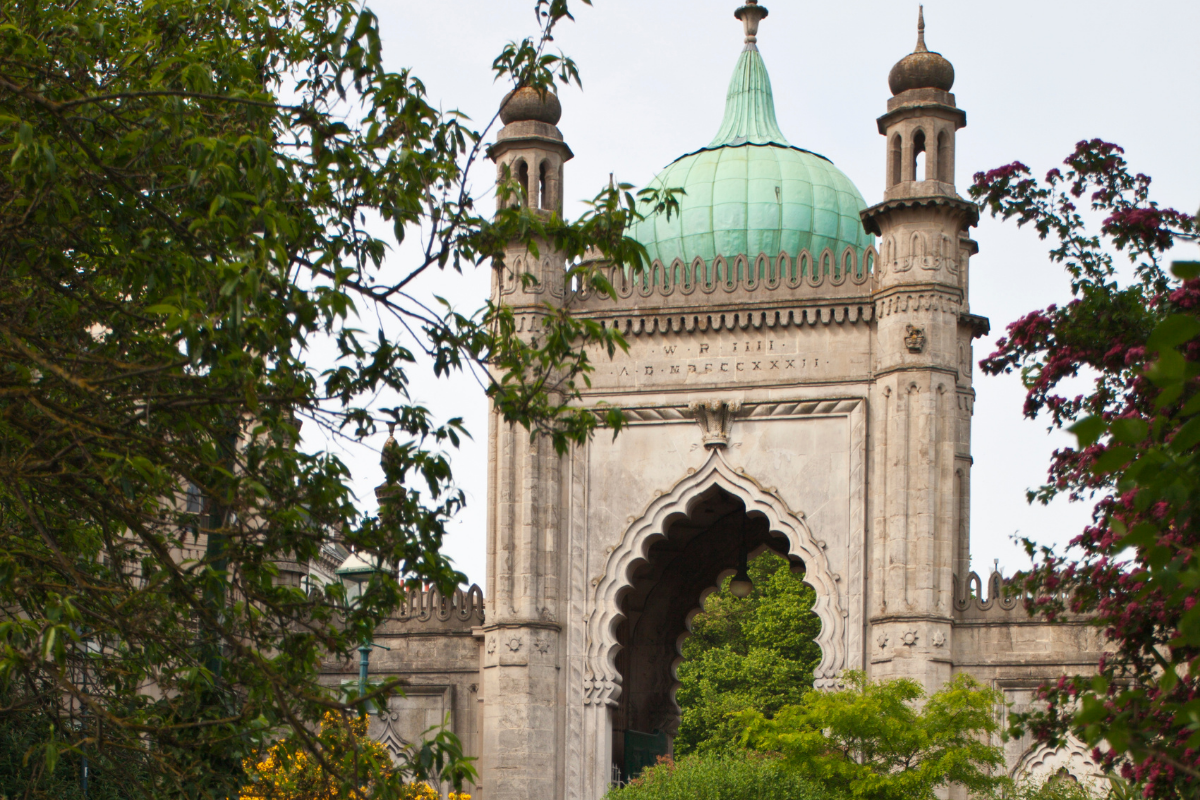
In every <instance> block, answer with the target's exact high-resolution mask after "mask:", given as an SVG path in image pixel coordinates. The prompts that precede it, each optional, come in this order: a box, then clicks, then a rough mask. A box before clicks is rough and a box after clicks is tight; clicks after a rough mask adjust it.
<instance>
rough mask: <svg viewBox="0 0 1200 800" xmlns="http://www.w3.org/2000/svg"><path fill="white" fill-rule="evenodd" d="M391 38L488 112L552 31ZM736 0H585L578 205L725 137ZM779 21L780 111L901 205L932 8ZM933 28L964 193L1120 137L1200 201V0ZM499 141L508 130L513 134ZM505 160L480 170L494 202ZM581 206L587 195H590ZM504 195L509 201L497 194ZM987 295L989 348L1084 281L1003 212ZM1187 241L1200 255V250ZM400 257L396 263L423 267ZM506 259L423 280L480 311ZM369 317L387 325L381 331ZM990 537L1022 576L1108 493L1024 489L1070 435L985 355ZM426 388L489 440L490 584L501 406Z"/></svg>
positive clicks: (400, 29) (479, 561)
mask: <svg viewBox="0 0 1200 800" xmlns="http://www.w3.org/2000/svg"><path fill="white" fill-rule="evenodd" d="M369 5H370V6H371V7H372V8H373V9H374V10H375V11H376V13H377V14H378V15H379V17H380V21H381V28H382V34H383V47H384V53H385V57H386V59H387V61H388V65H389V67H390V68H392V69H397V70H398V69H402V68H412V69H413V71H414V73H415V74H416V75H417V76H419V77H420V78H421V80H422V81H424V83H425V85H426V87H427V89H428V92H429V95H430V98H431V100H432V101H433V102H434V103H435V104H436V105H440V106H441V107H442V108H443V109H452V108H454V109H458V110H461V111H463V112H464V113H466V114H468V115H469V116H471V117H472V118H473V119H474V120H476V121H478V123H479V124H480V125H482V124H485V122H486V121H487V120H489V119H490V118H491V116H492V114H493V113H494V112H495V109H496V107H497V106H498V104H499V101H500V99H501V97H502V96H503V95H504V92H505V91H506V90H505V87H504V86H502V85H499V84H495V83H493V81H492V75H491V63H492V60H493V59H494V58H495V56H496V54H497V53H499V51H500V49H501V48H502V47H503V46H504V44H505V43H506V42H508V41H510V40H514V39H519V38H522V37H524V36H528V35H531V34H532V33H534V32H535V30H536V23H535V20H534V18H533V13H532V8H533V2H532V0H436V1H435V2H429V1H428V0H422V2H411V1H410V0H378V1H377V2H374V3H369ZM737 5H738V3H737V2H732V1H731V0H641V1H640V2H633V0H595V6H594V7H591V8H589V7H587V6H585V5H583V4H582V3H580V2H578V0H574V2H573V3H572V7H573V8H574V9H575V13H576V22H574V23H566V24H564V26H563V27H562V28H561V29H560V32H559V35H558V41H557V45H558V46H559V47H561V48H562V49H563V50H564V51H566V52H567V53H568V54H570V55H571V56H572V57H573V58H574V59H575V60H576V62H577V63H578V65H579V68H580V72H581V75H582V78H583V91H582V92H581V91H579V90H578V89H576V88H574V87H572V88H570V89H564V90H562V91H561V92H560V97H561V100H562V106H563V119H562V122H561V123H560V124H559V128H560V129H561V130H562V132H563V134H564V136H565V138H566V141H567V143H568V144H569V145H570V146H571V148H572V149H573V150H574V152H575V159H574V160H573V161H571V162H569V163H568V164H567V167H566V187H565V197H566V198H567V201H568V202H567V208H566V211H567V213H568V214H569V215H572V216H574V215H578V214H580V213H582V211H583V207H582V205H581V204H580V202H579V201H581V200H582V199H584V198H589V197H592V196H593V195H594V194H595V193H596V191H598V190H599V189H600V188H601V187H602V186H603V185H605V184H606V183H607V181H608V175H609V173H610V172H612V173H615V174H616V177H617V180H619V181H626V182H629V183H633V184H635V185H638V186H642V185H645V184H646V183H648V182H649V181H650V179H651V178H653V177H654V175H655V174H656V173H657V172H658V171H659V170H661V169H662V168H663V167H664V166H665V165H667V164H668V163H669V162H671V161H672V160H674V159H675V158H676V157H678V156H680V155H682V154H684V153H687V152H691V151H693V150H695V149H696V148H697V147H701V146H703V145H705V144H707V143H708V141H709V140H710V139H711V138H712V136H713V134H714V133H715V132H716V130H717V128H718V126H719V123H720V120H721V116H722V112H723V110H724V98H725V90H726V86H727V84H728V81H729V76H730V74H731V72H732V70H733V66H734V63H735V62H736V60H737V57H738V53H739V51H740V50H741V46H742V30H741V24H740V23H739V22H737V21H736V20H735V19H734V18H733V11H734V9H735V8H736V7H737ZM764 5H766V6H767V7H768V9H769V10H770V17H769V18H768V19H766V20H765V21H764V22H763V23H762V28H761V30H760V31H759V49H760V50H761V52H762V55H763V58H764V59H765V61H766V64H767V67H768V69H769V71H770V74H771V81H772V85H773V88H774V94H775V104H776V113H777V116H778V119H779V124H780V127H781V128H782V130H783V132H784V134H785V135H786V136H787V137H788V139H789V140H790V141H791V142H792V144H794V145H797V146H799V147H803V148H805V149H808V150H813V151H815V152H818V153H821V154H823V155H825V156H826V157H828V158H830V159H831V160H832V161H833V162H834V163H835V164H836V165H837V166H838V167H839V168H840V169H841V170H842V171H843V172H845V173H846V174H847V175H848V176H849V177H850V179H851V180H852V181H854V183H855V184H856V185H857V186H858V188H859V191H860V192H861V193H862V195H863V197H864V198H865V199H866V201H867V203H868V204H873V203H876V202H878V201H879V200H880V199H881V196H882V191H883V178H884V161H885V153H884V139H883V137H882V136H880V135H879V133H878V131H877V129H876V126H875V119H876V117H878V116H880V115H881V114H882V113H883V112H884V111H885V110H886V103H887V99H888V97H889V96H890V92H889V91H888V88H887V74H888V70H889V69H890V68H891V66H892V64H894V63H895V62H896V61H897V60H898V59H900V58H901V57H902V56H904V55H905V54H907V53H909V52H911V51H912V49H913V45H914V43H915V39H916V30H915V28H916V16H917V4H916V3H915V2H907V1H905V2H899V1H898V0H874V1H873V2H867V1H865V0H864V1H863V2H857V1H853V0H841V1H840V2H828V1H827V2H819V3H818V2H807V1H802V0H774V1H773V2H770V1H769V0H764ZM925 20H926V26H927V27H926V42H927V43H928V46H929V49H931V50H935V51H938V52H941V53H942V54H943V55H945V56H946V57H947V58H948V59H950V61H951V62H952V63H953V64H954V67H955V73H956V81H955V85H954V93H955V95H956V97H957V100H958V105H959V107H960V108H962V109H964V110H965V111H966V112H967V122H968V126H967V127H966V128H965V129H964V130H962V131H960V132H959V134H958V152H957V164H958V175H957V185H958V189H959V192H960V193H961V194H964V195H965V194H966V188H967V187H968V186H969V185H970V181H971V176H972V174H974V173H975V172H977V171H979V170H985V169H990V168H992V167H996V166H999V165H1001V164H1006V163H1009V162H1011V161H1014V160H1020V161H1023V162H1024V163H1026V164H1028V165H1029V166H1030V167H1032V168H1033V171H1034V173H1035V174H1037V175H1041V174H1044V173H1045V171H1046V170H1048V169H1050V168H1051V167H1054V166H1057V165H1059V164H1060V163H1061V161H1062V160H1063V158H1064V157H1065V156H1066V155H1068V154H1069V153H1070V151H1071V150H1072V148H1073V146H1074V144H1075V143H1076V142H1077V141H1079V140H1081V139H1085V138H1093V137H1100V138H1103V139H1106V140H1108V141H1111V142H1116V143H1118V144H1120V145H1121V146H1122V147H1124V148H1125V149H1126V154H1127V158H1128V160H1129V162H1130V164H1131V166H1132V168H1133V169H1135V170H1137V171H1140V172H1145V173H1147V174H1149V175H1151V176H1153V178H1154V185H1153V195H1154V198H1155V199H1156V200H1158V201H1159V202H1160V203H1161V204H1162V205H1164V206H1174V207H1176V208H1179V209H1181V210H1185V211H1188V212H1194V211H1195V210H1196V208H1197V206H1198V205H1200V46H1198V44H1200V43H1198V41H1197V40H1198V37H1200V3H1197V2H1195V0H1171V1H1169V2H1168V1H1167V0H1161V1H1155V0H1143V2H1140V3H1129V2H1121V3H1118V2H1112V1H1110V2H1100V1H1097V0H1071V1H1068V0H1039V1H1038V2H1029V1H1028V0H1018V1H1016V2H984V1H982V0H931V2H927V3H926V4H925ZM493 136H494V132H493ZM493 175H494V173H493V171H492V170H491V168H490V166H488V165H484V167H483V168H482V169H479V170H478V171H477V172H476V174H475V188H476V190H477V193H478V195H479V196H483V195H484V194H486V193H487V192H488V190H489V186H488V183H489V181H490V179H491V177H492V176H493ZM572 201H574V202H572ZM484 202H485V204H487V205H486V206H485V207H490V203H491V200H490V199H487V200H485V201H484ZM973 236H974V238H975V239H976V240H977V241H978V242H979V245H980V253H979V255H978V256H976V257H974V258H973V259H972V263H971V298H970V302H971V310H972V311H973V312H974V313H976V314H981V315H984V316H986V317H989V318H990V319H991V322H992V336H991V337H990V338H989V339H986V340H980V341H977V342H976V346H975V360H976V361H978V360H979V359H981V358H983V357H984V356H985V355H987V354H988V353H989V352H991V349H992V347H991V345H992V343H993V342H994V340H995V338H996V337H997V335H999V334H1002V333H1003V331H1004V328H1005V326H1006V325H1007V324H1008V323H1009V322H1011V321H1012V320H1013V319H1015V318H1016V317H1018V316H1019V315H1021V314H1023V313H1025V312H1028V311H1031V310H1033V309H1035V308H1040V307H1043V306H1046V305H1048V304H1050V303H1054V302H1062V301H1064V300H1066V299H1067V298H1068V297H1069V292H1068V286H1067V282H1066V279H1065V276H1064V273H1063V271H1062V269H1061V267H1059V266H1057V265H1054V264H1051V263H1050V262H1049V261H1048V260H1047V258H1046V255H1045V254H1046V250H1047V246H1046V244H1045V243H1043V242H1039V241H1038V239H1037V236H1036V234H1035V233H1033V232H1031V231H1029V230H1019V229H1018V228H1017V227H1016V226H1015V225H1013V224H1009V223H1003V224H1002V223H999V222H996V221H994V220H991V219H990V218H988V219H984V220H982V221H981V223H980V225H979V228H978V229H977V230H976V231H975V232H974V233H973ZM1178 257H1180V258H1196V257H1197V250H1196V248H1195V246H1188V247H1186V248H1179V253H1178ZM404 262H405V253H404V251H403V250H399V251H397V253H396V254H395V255H394V256H392V258H391V260H390V262H389V264H388V269H389V270H390V269H394V270H396V271H397V272H399V271H401V270H403V268H404ZM488 280H489V276H488V274H487V269H486V268H485V269H480V270H478V271H475V272H472V273H469V274H467V275H464V276H434V277H433V278H432V279H430V280H428V281H426V284H425V285H424V286H423V287H421V288H422V289H423V290H424V291H426V292H429V293H437V294H440V295H442V296H445V297H448V298H450V299H451V300H452V301H453V302H455V303H456V304H457V305H458V307H459V308H460V309H461V310H473V309H475V308H477V307H478V306H479V305H480V304H481V302H482V301H483V300H484V299H485V297H486V294H487V291H488ZM368 327H369V326H368ZM975 389H976V393H977V401H976V404H975V417H974V427H973V437H974V442H973V455H974V459H975V467H974V471H973V473H972V498H971V548H972V563H973V567H974V569H976V570H977V571H978V572H980V573H981V574H986V572H989V571H990V569H991V565H992V561H993V559H996V558H998V559H999V560H1000V565H1001V568H1002V569H1003V570H1004V572H1005V573H1006V574H1010V573H1011V572H1013V571H1015V570H1016V569H1019V568H1021V567H1022V566H1024V565H1025V564H1026V563H1027V560H1026V559H1025V556H1024V555H1023V553H1021V552H1019V551H1018V549H1017V548H1016V547H1015V546H1014V545H1013V544H1012V542H1011V540H1010V539H1011V536H1012V534H1013V533H1014V532H1015V531H1020V534H1021V535H1023V536H1030V537H1033V538H1035V539H1037V540H1039V541H1042V542H1045V543H1056V544H1062V543H1065V542H1066V541H1067V540H1069V539H1070V538H1071V537H1072V536H1073V535H1075V533H1077V532H1078V531H1079V529H1080V528H1081V526H1082V524H1083V523H1084V522H1085V521H1086V519H1087V516H1088V509H1087V508H1084V507H1079V506H1074V505H1070V504H1067V503H1065V502H1064V503H1061V504H1057V505H1054V506H1051V507H1049V508H1042V507H1040V506H1038V507H1030V506H1029V505H1028V504H1027V503H1026V502H1025V497H1024V494H1025V491H1026V489H1028V488H1029V487H1032V486H1035V485H1037V484H1038V483H1039V482H1040V480H1041V479H1042V477H1043V476H1044V475H1045V470H1046V465H1047V460H1048V456H1049V454H1050V452H1051V451H1052V450H1053V449H1054V448H1055V447H1056V446H1061V445H1062V444H1063V443H1064V442H1065V441H1066V440H1065V439H1064V438H1063V437H1061V436H1056V435H1049V434H1047V431H1046V425H1045V423H1044V422H1039V421H1030V420H1026V419H1024V418H1023V417H1022V415H1021V404H1022V400H1023V390H1022V388H1021V386H1020V383H1019V381H1018V380H1017V378H1016V377H1015V376H1011V377H1001V378H993V377H986V376H982V375H980V374H979V370H978V368H976V375H975ZM414 394H415V396H416V398H417V399H418V400H421V401H423V402H425V403H426V404H428V405H429V406H430V407H432V408H433V409H435V410H436V411H437V412H438V413H439V415H440V416H441V417H442V418H449V417H451V416H462V417H464V419H465V420H466V423H467V425H468V427H469V428H470V430H471V431H472V433H473V435H474V437H475V438H474V441H473V442H470V443H468V444H467V445H466V446H464V448H463V449H462V451H461V452H459V453H458V454H457V455H456V457H455V462H454V463H455V471H456V474H457V476H458V479H459V481H460V483H461V485H462V486H463V488H464V489H465V490H466V492H467V495H468V499H469V503H470V505H469V507H468V509H467V511H466V512H464V513H463V514H462V515H461V517H460V519H458V520H457V521H456V522H455V523H454V524H453V526H452V530H453V533H452V535H451V537H450V539H449V541H448V543H447V551H448V553H449V554H450V556H451V557H452V558H453V559H454V560H455V562H456V564H457V565H458V567H459V568H460V569H461V570H463V571H464V572H466V573H467V575H468V576H469V578H470V579H471V580H472V581H474V582H477V583H479V584H480V585H483V583H484V578H485V575H484V571H485V559H484V551H485V538H486V537H485V517H486V508H485V502H486V483H485V467H486V441H487V430H486V405H485V401H484V398H483V396H482V394H481V392H480V390H479V389H478V387H477V386H476V385H475V384H473V383H472V382H471V381H469V380H465V379H460V380H453V381H442V382H435V381H434V380H433V378H432V377H427V376H425V375H420V376H419V380H418V382H417V384H416V386H415V390H414ZM380 444H381V441H373V442H371V443H369V446H368V447H362V448H353V449H346V448H345V447H344V446H343V445H336V447H337V448H338V452H339V453H340V454H341V456H342V457H343V458H345V459H346V460H347V461H348V462H349V463H350V464H351V466H352V467H353V469H354V473H355V485H356V488H357V490H358V492H359V495H360V497H362V498H363V500H364V502H373V497H372V492H371V488H372V487H373V486H374V485H376V484H377V483H379V481H380V479H381V476H382V473H381V471H380V469H379V466H378V449H377V448H378V446H379V445H380Z"/></svg>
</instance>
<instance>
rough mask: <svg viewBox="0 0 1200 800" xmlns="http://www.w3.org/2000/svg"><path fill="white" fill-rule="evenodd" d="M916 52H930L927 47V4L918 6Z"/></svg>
mask: <svg viewBox="0 0 1200 800" xmlns="http://www.w3.org/2000/svg"><path fill="white" fill-rule="evenodd" d="M913 52H914V53H928V52H929V49H928V48H927V47H925V6H924V5H920V6H917V49H916V50H914V51H913Z"/></svg>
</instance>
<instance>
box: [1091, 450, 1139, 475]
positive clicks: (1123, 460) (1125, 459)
mask: <svg viewBox="0 0 1200 800" xmlns="http://www.w3.org/2000/svg"><path fill="white" fill-rule="evenodd" d="M1134 453H1135V451H1134V449H1133V448H1132V447H1126V446H1124V445H1117V446H1115V447H1109V448H1108V449H1107V450H1105V451H1104V452H1103V453H1101V454H1100V455H1099V456H1098V457H1097V458H1096V460H1095V461H1094V462H1092V471H1093V472H1095V473H1096V474H1098V475H1106V474H1109V473H1112V472H1116V471H1117V470H1119V469H1121V467H1124V466H1125V465H1126V464H1128V463H1129V462H1130V460H1132V459H1133V456H1134Z"/></svg>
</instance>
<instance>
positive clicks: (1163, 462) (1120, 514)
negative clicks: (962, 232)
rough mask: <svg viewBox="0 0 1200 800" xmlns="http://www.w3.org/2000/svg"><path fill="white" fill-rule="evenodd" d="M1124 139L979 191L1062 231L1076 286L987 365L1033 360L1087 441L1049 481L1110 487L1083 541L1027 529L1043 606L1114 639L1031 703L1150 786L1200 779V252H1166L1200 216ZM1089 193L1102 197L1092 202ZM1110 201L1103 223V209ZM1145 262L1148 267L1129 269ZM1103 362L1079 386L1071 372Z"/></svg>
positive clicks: (1075, 487)
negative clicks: (1164, 194) (1194, 256)
mask: <svg viewBox="0 0 1200 800" xmlns="http://www.w3.org/2000/svg"><path fill="white" fill-rule="evenodd" d="M1123 153H1124V151H1123V150H1121V148H1120V147H1117V146H1116V145H1113V144H1109V143H1106V142H1102V141H1099V140H1092V141H1085V142H1080V143H1079V144H1078V145H1077V146H1076V149H1075V152H1074V153H1072V154H1071V156H1069V157H1068V158H1067V159H1066V161H1065V171H1063V170H1060V169H1052V170H1050V172H1049V173H1048V174H1047V175H1046V176H1045V178H1044V179H1043V180H1041V181H1039V180H1037V179H1036V178H1034V177H1032V176H1031V173H1030V170H1029V168H1028V167H1026V166H1025V165H1023V164H1021V163H1019V162H1017V163H1013V164H1010V165H1008V166H1006V167H1001V168H999V169H996V170H992V171H990V172H986V173H980V174H978V175H976V176H975V185H974V186H973V187H972V189H971V193H972V195H973V196H974V197H975V198H977V199H979V200H982V201H983V202H984V203H985V204H986V205H987V207H988V208H990V209H991V210H992V212H993V213H994V214H996V215H999V216H1002V217H1004V218H1005V219H1009V218H1015V219H1016V220H1017V222H1018V224H1021V225H1023V224H1031V225H1033V226H1034V227H1035V229H1036V230H1037V231H1038V233H1039V235H1040V236H1041V237H1042V238H1052V239H1053V240H1054V242H1055V244H1054V247H1053V249H1052V250H1051V251H1050V255H1051V258H1052V260H1054V261H1055V262H1058V263H1061V264H1063V266H1064V267H1065V268H1066V269H1067V271H1068V273H1069V275H1070V278H1071V291H1072V294H1073V298H1072V300H1071V301H1070V302H1069V303H1067V304H1066V305H1064V306H1061V307H1060V306H1051V307H1049V308H1047V309H1045V310H1042V311H1035V312H1033V313H1031V314H1029V315H1027V316H1025V317H1023V318H1021V319H1019V320H1017V321H1016V322H1014V323H1013V324H1012V325H1010V326H1009V329H1008V335H1007V336H1006V337H1005V338H1003V339H1001V340H1000V341H999V342H998V343H997V351H996V352H995V353H994V354H992V355H991V356H990V357H989V358H987V359H986V360H984V361H983V362H982V366H983V368H984V370H985V371H986V372H990V373H1000V372H1009V371H1012V370H1015V369H1019V370H1020V371H1021V375H1022V379H1023V381H1024V383H1025V387H1026V389H1027V395H1026V404H1025V413H1026V415H1027V416H1030V417H1033V416H1035V415H1037V414H1039V413H1041V412H1045V413H1046V414H1047V417H1048V419H1049V421H1050V424H1051V426H1053V427H1060V428H1067V427H1069V428H1070V430H1071V431H1073V432H1074V433H1075V434H1076V436H1077V437H1078V446H1077V447H1073V448H1065V449H1063V450H1060V451H1057V452H1055V453H1054V456H1053V459H1052V462H1051V465H1050V474H1049V480H1048V481H1047V483H1046V484H1045V485H1044V486H1042V487H1041V488H1040V489H1039V490H1037V491H1035V492H1031V494H1030V497H1031V500H1033V499H1038V500H1042V501H1047V500H1049V499H1050V498H1051V497H1053V496H1055V495H1057V494H1060V493H1066V494H1068V495H1069V496H1070V497H1072V498H1075V499H1084V498H1092V497H1095V498H1098V502H1097V503H1096V507H1095V513H1094V520H1093V524H1092V525H1090V526H1089V527H1088V528H1087V529H1086V530H1084V531H1083V532H1082V533H1080V534H1079V535H1078V536H1077V537H1075V538H1074V539H1073V540H1072V542H1071V544H1072V545H1073V546H1075V547H1076V548H1078V553H1079V555H1078V556H1074V555H1072V556H1066V555H1063V554H1056V553H1054V552H1052V551H1051V550H1049V549H1046V548H1042V549H1039V548H1037V547H1036V546H1035V545H1034V543H1032V542H1026V547H1027V549H1028V550H1029V551H1030V553H1031V555H1034V556H1035V563H1034V568H1033V569H1032V571H1031V572H1030V574H1029V575H1028V576H1027V580H1026V588H1027V589H1028V591H1029V592H1030V595H1031V601H1030V603H1029V608H1030V610H1031V611H1033V612H1040V613H1044V614H1046V615H1048V616H1049V617H1051V618H1055V617H1057V616H1058V615H1060V614H1062V613H1063V612H1064V611H1070V612H1073V613H1078V614H1090V615H1092V616H1093V618H1094V620H1095V623H1096V624H1097V625H1098V626H1100V627H1101V628H1102V629H1103V631H1104V634H1105V636H1106V640H1107V643H1108V647H1109V648H1111V653H1109V654H1107V655H1106V656H1105V657H1104V658H1103V659H1102V660H1101V661H1100V663H1099V664H1098V665H1097V674H1096V675H1095V676H1094V677H1075V678H1068V677H1064V678H1063V679H1061V680H1060V681H1059V682H1058V683H1057V684H1056V685H1052V686H1047V687H1044V689H1043V696H1044V698H1045V699H1046V701H1047V704H1048V705H1047V708H1046V710H1044V711H1038V712H1035V713H1032V714H1028V715H1025V716H1023V717H1020V718H1018V719H1017V720H1016V723H1017V728H1018V730H1021V729H1024V728H1029V729H1031V730H1032V731H1033V732H1034V733H1035V734H1036V736H1037V737H1038V738H1039V739H1041V740H1044V741H1049V742H1057V741H1059V740H1061V739H1062V737H1063V736H1064V735H1065V734H1066V733H1067V732H1072V733H1074V734H1075V735H1077V736H1079V737H1080V738H1081V739H1083V740H1084V741H1086V742H1088V743H1089V744H1091V745H1093V746H1095V748H1096V749H1095V750H1094V757H1095V758H1096V759H1097V760H1098V761H1099V762H1100V763H1101V764H1102V765H1103V766H1104V767H1105V768H1106V769H1109V770H1114V769H1119V770H1120V772H1121V774H1122V775H1124V776H1125V777H1126V778H1128V779H1131V780H1133V781H1134V782H1135V783H1137V784H1139V785H1140V786H1141V787H1142V789H1143V791H1144V793H1145V796H1146V797H1152V798H1155V797H1161V798H1173V797H1195V796H1200V699H1198V694H1197V693H1198V691H1200V682H1198V679H1200V609H1197V608H1196V600H1197V599H1198V598H1200V561H1198V560H1197V551H1196V547H1197V544H1200V524H1198V522H1200V520H1198V518H1197V511H1198V510H1200V509H1198V508H1197V498H1200V468H1198V465H1197V461H1196V458H1197V445H1200V418H1198V417H1197V414H1198V412H1200V396H1198V395H1197V392H1196V386H1197V377H1198V376H1200V365H1198V364H1197V361H1198V360H1200V339H1198V336H1200V318H1198V317H1200V280H1198V278H1200V268H1198V267H1197V265H1196V264H1194V263H1192V264H1190V265H1189V264H1179V265H1177V267H1176V269H1175V274H1171V273H1170V272H1168V270H1167V269H1166V265H1165V263H1164V259H1165V257H1166V255H1167V253H1168V251H1170V249H1171V248H1172V247H1173V246H1174V245H1175V244H1176V243H1177V242H1179V241H1180V240H1185V241H1186V240H1189V239H1190V240H1194V239H1195V238H1196V233H1197V223H1196V218H1195V217H1193V216H1191V215H1189V214H1185V213H1182V212H1179V211H1176V210H1174V209H1170V208H1162V207H1160V206H1159V205H1158V204H1157V203H1155V202H1153V201H1152V200H1150V194H1149V190H1150V184H1151V181H1150V178H1149V177H1148V176H1146V175H1142V174H1134V173H1131V171H1130V170H1129V167H1128V164H1127V163H1126V161H1125V159H1124V156H1123ZM1080 205H1084V206H1086V207H1087V208H1088V209H1089V212H1090V213H1088V214H1087V215H1085V212H1084V211H1083V210H1081V208H1080ZM1093 215H1094V216H1099V217H1100V218H1101V222H1100V225H1099V231H1098V232H1096V231H1095V230H1094V228H1092V227H1090V226H1089V223H1088V217H1090V216H1093ZM1120 255H1124V256H1126V257H1127V258H1128V260H1129V263H1130V264H1131V265H1132V276H1131V279H1128V280H1124V279H1123V278H1122V274H1121V272H1120V271H1119V270H1118V269H1117V263H1118V261H1119V256H1120ZM1075 376H1084V377H1090V378H1091V379H1092V384H1091V389H1090V391H1088V392H1086V393H1083V394H1080V395H1078V396H1075V397H1070V396H1066V395H1065V394H1064V391H1063V389H1062V385H1063V382H1064V381H1065V380H1067V379H1068V378H1073V377H1075Z"/></svg>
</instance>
